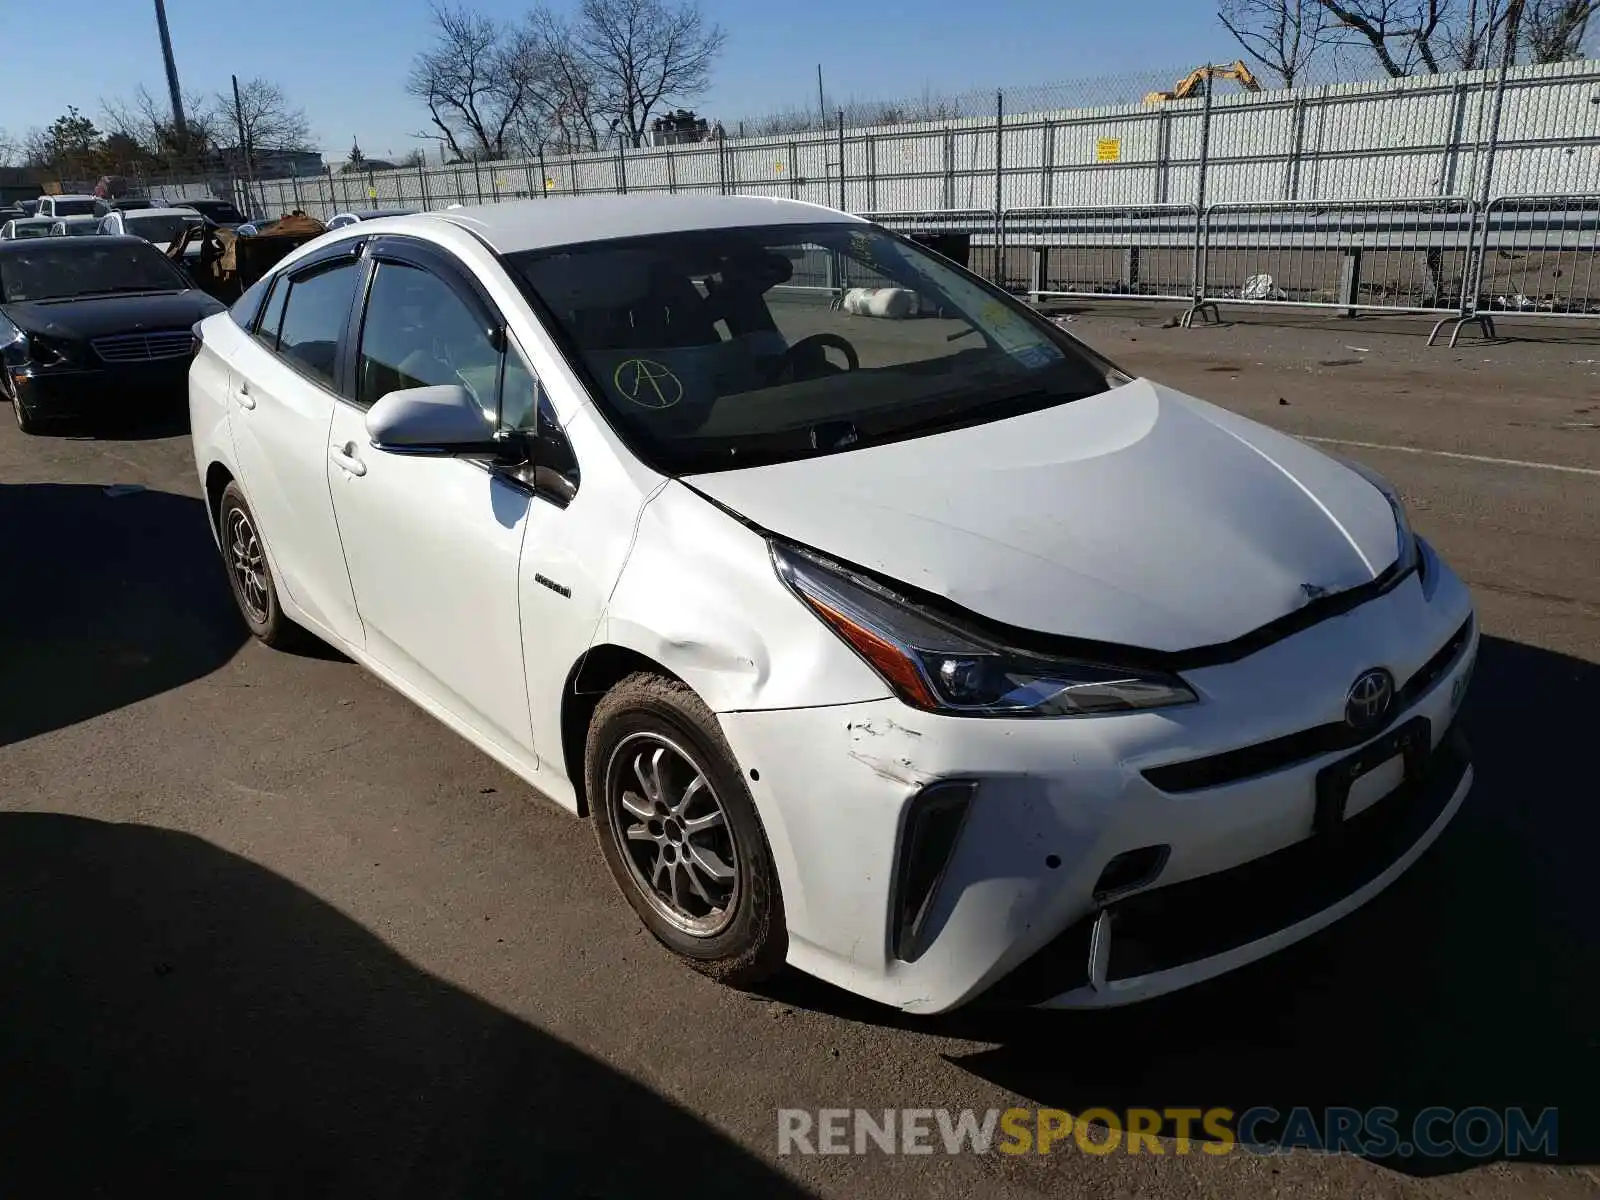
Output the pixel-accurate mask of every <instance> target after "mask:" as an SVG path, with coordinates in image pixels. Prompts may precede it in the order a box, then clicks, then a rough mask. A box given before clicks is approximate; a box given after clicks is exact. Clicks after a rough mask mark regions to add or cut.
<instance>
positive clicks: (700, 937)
mask: <svg viewBox="0 0 1600 1200" xmlns="http://www.w3.org/2000/svg"><path fill="white" fill-rule="evenodd" d="M584 776H585V779H586V783H587V788H588V797H589V809H590V814H591V816H592V817H593V820H594V827H595V834H596V836H597V837H598V838H599V840H600V850H601V853H603V854H604V855H605V859H606V865H607V866H608V867H610V868H611V874H612V877H613V878H614V879H615V880H616V882H617V886H618V887H619V888H620V889H621V890H622V894H623V896H624V897H625V898H626V899H627V901H628V903H629V904H630V905H631V906H632V907H633V910H634V912H636V913H638V915H639V919H640V920H642V921H643V922H644V924H645V927H646V928H647V929H649V930H650V932H651V933H653V934H654V935H655V937H656V939H657V940H658V941H660V942H661V943H662V945H664V946H666V947H667V948H668V949H669V950H671V951H673V953H675V954H677V955H678V957H680V958H682V959H683V960H684V961H685V962H687V963H688V964H689V965H690V966H691V967H693V968H694V969H695V970H697V971H699V972H700V973H701V974H703V975H708V976H710V977H711V978H712V979H715V980H718V981H719V982H721V983H725V984H728V985H730V986H733V987H748V986H750V985H752V984H755V983H759V982H760V981H762V980H763V979H766V978H767V977H769V976H770V975H772V974H773V973H774V972H775V971H777V970H778V969H779V968H780V967H781V966H782V965H783V962H784V958H785V956H786V954H787V952H788V931H787V927H786V926H785V923H784V917H783V897H782V894H781V893H780V891H779V887H778V874H777V870H776V869H775V868H774V867H773V864H772V853H771V851H770V850H769V849H768V847H767V838H766V834H765V833H764V832H763V831H762V828H761V821H760V818H759V817H758V816H757V814H756V807H755V802H754V801H753V800H752V799H751V798H750V791H749V789H748V788H747V787H745V783H744V775H743V772H742V771H741V770H740V767H739V764H738V761H737V760H736V759H735V758H734V756H733V751H732V750H730V749H729V747H728V744H727V742H726V740H725V739H724V738H723V736H722V730H721V728H720V727H719V726H718V724H717V719H716V717H715V716H714V715H713V714H712V712H711V710H710V709H709V708H707V707H706V705H705V703H704V702H703V701H702V700H701V699H700V697H698V696H696V695H695V694H694V692H693V691H691V690H690V689H689V688H688V687H686V686H685V685H684V684H682V683H679V682H678V681H676V680H671V679H664V678H662V677H661V676H659V675H651V674H646V673H639V674H635V675H630V676H628V677H627V678H626V679H624V680H623V681H622V682H621V683H619V684H617V685H616V687H614V688H612V689H611V691H610V692H608V693H607V694H606V695H605V696H604V697H603V698H602V699H601V701H600V703H599V705H598V706H597V707H596V708H595V712H594V719H593V721H591V722H590V725H589V738H588V743H587V745H586V747H585V754H584Z"/></svg>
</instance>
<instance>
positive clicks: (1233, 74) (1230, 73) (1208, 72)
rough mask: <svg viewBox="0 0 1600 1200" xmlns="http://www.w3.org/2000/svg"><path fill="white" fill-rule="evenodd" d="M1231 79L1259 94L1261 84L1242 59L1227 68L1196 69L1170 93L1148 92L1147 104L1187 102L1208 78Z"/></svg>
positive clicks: (1248, 90) (1208, 67)
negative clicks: (1171, 101) (1172, 101)
mask: <svg viewBox="0 0 1600 1200" xmlns="http://www.w3.org/2000/svg"><path fill="white" fill-rule="evenodd" d="M1208 76H1209V77H1210V78H1212V79H1231V80H1233V81H1234V82H1235V83H1237V84H1238V85H1239V86H1240V87H1242V88H1243V89H1244V90H1245V91H1247V92H1259V91H1260V90H1261V82H1260V80H1258V79H1257V78H1256V77H1255V76H1254V75H1252V74H1251V73H1250V68H1249V67H1247V66H1245V65H1244V61H1243V60H1242V59H1240V60H1237V61H1235V62H1232V63H1229V64H1228V65H1227V66H1225V67H1218V66H1204V67H1196V68H1195V69H1194V70H1192V71H1190V72H1189V73H1188V74H1187V75H1185V76H1184V77H1183V78H1182V79H1180V80H1178V82H1177V85H1176V86H1175V87H1174V88H1173V89H1172V90H1171V91H1170V92H1146V93H1145V97H1144V102H1145V103H1146V104H1165V103H1166V102H1167V101H1168V100H1187V99H1188V98H1189V97H1190V96H1194V95H1198V94H1199V92H1200V85H1201V84H1203V83H1205V81H1206V78H1207V77H1208Z"/></svg>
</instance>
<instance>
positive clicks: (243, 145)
mask: <svg viewBox="0 0 1600 1200" xmlns="http://www.w3.org/2000/svg"><path fill="white" fill-rule="evenodd" d="M231 78H232V79H233V122H234V124H235V126H237V127H238V131H239V154H240V155H241V156H242V158H243V159H244V194H245V201H246V203H245V207H246V208H250V207H251V206H252V205H253V204H254V203H255V201H254V200H253V199H252V198H251V195H250V185H251V183H252V182H253V181H252V180H251V178H250V159H251V152H252V150H253V149H254V147H253V146H251V145H250V135H249V133H248V132H247V131H246V130H245V127H244V105H243V104H242V103H241V102H240V100H239V77H238V76H237V75H234V76H232V77H231Z"/></svg>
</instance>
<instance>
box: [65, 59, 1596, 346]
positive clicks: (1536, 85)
mask: <svg viewBox="0 0 1600 1200" xmlns="http://www.w3.org/2000/svg"><path fill="white" fill-rule="evenodd" d="M1302 82H1304V83H1306V86H1297V87H1295V88H1293V89H1280V90H1261V88H1260V86H1259V84H1257V83H1256V82H1255V81H1253V80H1246V81H1244V82H1241V81H1240V80H1239V79H1238V77H1237V74H1236V73H1234V72H1232V71H1231V69H1230V68H1228V67H1216V68H1213V69H1212V71H1211V73H1210V74H1209V75H1208V74H1207V72H1206V71H1204V70H1201V71H1198V72H1188V73H1185V72H1183V71H1160V72H1148V73H1140V74H1134V75H1123V76H1117V77H1109V78H1100V79H1082V80H1075V81H1070V82H1066V83H1058V84H1052V85H1047V86H1040V87H1033V88H1008V89H1001V90H996V91H973V92H965V93H956V94H932V93H926V94H924V95H922V96H920V97H914V98H910V99H903V100H898V101H877V100H853V101H847V102H841V103H838V104H835V103H833V102H832V101H830V100H829V99H827V98H826V97H824V98H823V99H822V100H821V101H820V102H819V104H818V106H817V107H816V108H815V109H811V110H805V109H798V108H797V109H794V110H789V111H779V112H775V113H772V114H768V115H766V116H762V117H758V118H746V119H744V120H740V121H735V122H731V123H730V122H723V121H717V122H716V123H715V124H708V126H707V133H708V135H709V136H708V139H707V140H701V141H691V142H684V143H679V144H668V145H652V146H643V147H639V148H632V147H623V146H620V145H619V146H617V147H615V148H613V149H610V150H602V151H597V152H592V153H587V154H561V155H556V154H547V153H544V152H540V151H535V152H533V153H532V154H529V155H527V156H525V157H522V158H519V159H515V160H512V161H496V162H460V163H450V164H446V165H423V164H417V165H412V166H407V167H400V168H396V169H385V170H377V169H372V168H370V167H367V168H363V167H361V166H358V165H352V164H344V165H342V166H337V167H335V166H329V167H327V168H325V169H324V170H323V171H321V172H320V173H316V174H293V173H291V174H289V175H288V176H287V177H280V178H273V179H261V178H255V177H251V176H249V175H244V176H240V175H235V174H232V173H229V172H227V171H218V170H205V171H191V172H183V171H173V172H167V173H150V172H140V171H138V170H137V169H130V170H128V171H125V172H124V174H126V175H127V176H128V177H129V179H130V181H131V182H133V183H134V184H135V186H136V187H138V188H139V189H140V190H143V191H145V192H147V193H148V194H151V195H160V196H164V197H166V198H168V199H172V200H181V199H185V198H194V197H196V196H199V195H220V196H226V197H228V198H230V199H233V200H234V201H235V202H236V203H237V204H238V205H239V206H240V207H241V208H242V209H244V210H246V211H247V212H249V213H250V214H252V215H264V216H276V215H280V214H282V213H284V212H289V211H293V210H300V211H304V212H306V213H309V214H311V215H312V216H316V217H320V218H322V219H324V220H326V219H328V218H331V217H332V216H334V215H335V214H337V213H340V212H360V211H368V210H382V209H422V210H430V209H443V208H447V207H449V206H450V205H452V204H460V205H475V204H489V203H497V202H506V201H514V200H528V199H540V198H547V197H556V196H568V197H571V196H578V197H582V196H595V195H610V194H616V193H630V192H636V193H651V194H676V193H699V194H712V195H725V194H741V195H767V196H779V197H786V198H789V199H794V200H803V201H809V202H812V203H816V204H822V205H826V206H829V207H832V208H837V209H843V210H846V211H851V212H856V213H861V214H866V215H869V216H871V217H872V218H873V219H875V220H878V221H880V222H882V223H884V224H886V225H888V226H891V227H893V228H897V229H902V230H905V231H908V232H911V233H914V234H915V235H916V236H918V237H921V238H922V239H923V240H925V241H929V242H930V244H937V245H938V246H939V248H940V249H941V250H942V251H943V252H945V253H947V254H950V255H951V256H953V257H957V258H959V259H960V260H962V261H964V262H967V263H968V264H969V265H971V266H972V267H974V268H975V269H977V270H979V271H980V272H982V273H984V274H985V275H987V276H989V277H990V278H991V279H994V280H995V281H996V282H999V283H1001V284H1003V285H1004V286H1007V287H1009V288H1011V289H1013V290H1015V291H1017V292H1020V293H1026V294H1029V295H1032V296H1035V297H1041V298H1050V297H1086V298H1094V297H1100V298H1105V297H1120V298H1124V299H1163V300H1169V301H1171V300H1177V301H1186V302H1187V303H1188V306H1189V307H1188V311H1187V315H1186V317H1185V323H1188V321H1190V320H1193V319H1195V318H1196V317H1201V316H1204V315H1207V314H1208V313H1215V312H1216V310H1217V308H1218V306H1220V305H1237V304H1249V305H1293V306H1312V307H1322V308H1331V309H1339V310H1343V311H1347V312H1350V313H1354V312H1358V311H1391V312H1415V313H1434V314H1438V315H1440V316H1441V317H1442V319H1441V320H1440V323H1439V326H1436V328H1435V333H1437V332H1438V331H1439V329H1440V328H1442V327H1443V326H1444V325H1445V324H1448V323H1450V322H1451V321H1454V322H1456V328H1455V331H1454V332H1453V333H1452V340H1453V339H1454V336H1455V334H1457V333H1459V331H1460V328H1461V327H1462V325H1463V324H1466V323H1469V322H1473V321H1476V322H1477V323H1478V324H1479V325H1481V326H1483V327H1484V328H1485V331H1486V332H1487V331H1488V329H1489V327H1490V325H1491V318H1490V316H1489V314H1491V313H1492V312H1518V313H1532V314H1542V315H1562V316H1572V317H1590V316H1600V269H1596V262H1595V258H1596V232H1595V229H1596V218H1597V216H1600V201H1597V200H1596V192H1597V190H1600V63H1596V62H1593V61H1580V62H1572V63H1560V64H1551V65H1545V66H1532V67H1516V68H1511V69H1510V70H1504V71H1502V70H1486V71H1473V72H1459V73H1455V74H1440V75H1426V76H1413V77H1409V78H1404V79H1381V80H1376V81H1373V80H1367V81H1360V80H1356V81H1351V80H1348V79H1341V78H1338V77H1337V76H1332V75H1326V76H1323V77H1321V78H1318V79H1314V80H1310V81H1302ZM67 184H68V181H66V180H63V190H68V187H67ZM1480 314H1481V315H1480Z"/></svg>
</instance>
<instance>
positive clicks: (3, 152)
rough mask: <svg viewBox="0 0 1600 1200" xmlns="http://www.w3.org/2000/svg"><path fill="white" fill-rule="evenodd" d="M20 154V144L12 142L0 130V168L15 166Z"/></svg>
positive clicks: (5, 133)
mask: <svg viewBox="0 0 1600 1200" xmlns="http://www.w3.org/2000/svg"><path fill="white" fill-rule="evenodd" d="M21 153H22V144H21V143H20V142H18V141H16V140H14V139H13V138H12V136H11V135H10V134H9V133H7V132H6V131H5V130H4V129H0V167H9V166H13V165H15V163H16V161H17V158H18V156H19V155H20V154H21Z"/></svg>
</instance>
